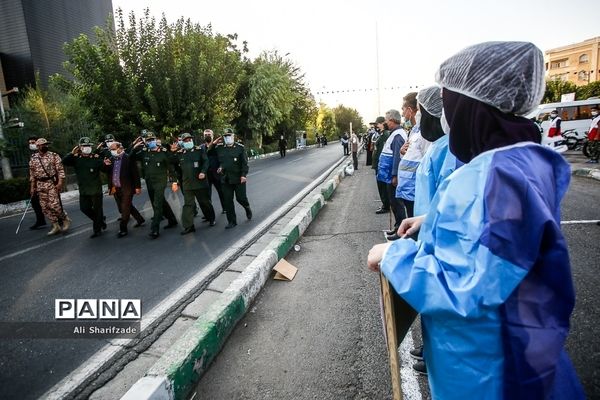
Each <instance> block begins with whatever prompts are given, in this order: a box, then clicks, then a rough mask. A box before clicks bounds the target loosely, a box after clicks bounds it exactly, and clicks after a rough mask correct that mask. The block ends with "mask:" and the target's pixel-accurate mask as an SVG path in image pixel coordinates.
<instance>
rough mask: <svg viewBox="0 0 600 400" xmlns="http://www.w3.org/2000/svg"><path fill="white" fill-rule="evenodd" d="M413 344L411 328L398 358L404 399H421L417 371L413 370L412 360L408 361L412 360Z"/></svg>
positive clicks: (401, 346) (401, 345)
mask: <svg viewBox="0 0 600 400" xmlns="http://www.w3.org/2000/svg"><path fill="white" fill-rule="evenodd" d="M414 346H415V344H414V342H413V338H412V329H411V330H409V331H408V333H407V334H406V336H405V337H404V340H403V341H402V343H401V344H400V349H399V353H400V360H401V361H402V363H401V367H400V384H401V386H402V395H403V397H402V398H403V399H405V400H421V399H422V396H421V388H420V386H419V381H418V380H417V373H416V372H415V371H414V370H413V368H412V362H410V361H411V360H412V357H411V356H410V351H411V350H412V349H413V348H414Z"/></svg>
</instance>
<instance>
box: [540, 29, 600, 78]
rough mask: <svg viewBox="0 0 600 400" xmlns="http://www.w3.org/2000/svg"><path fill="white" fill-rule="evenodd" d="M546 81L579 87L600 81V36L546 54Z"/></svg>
mask: <svg viewBox="0 0 600 400" xmlns="http://www.w3.org/2000/svg"><path fill="white" fill-rule="evenodd" d="M544 59H545V60H544V61H545V64H546V79H548V80H552V79H560V80H563V81H566V82H572V83H574V84H576V85H577V86H582V85H587V84H588V83H590V82H595V81H598V80H600V36H599V37H595V38H592V39H588V40H584V41H583V42H579V43H574V44H570V45H567V46H563V47H558V48H556V49H552V50H548V51H546V53H545V56H544Z"/></svg>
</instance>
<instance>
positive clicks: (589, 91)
mask: <svg viewBox="0 0 600 400" xmlns="http://www.w3.org/2000/svg"><path fill="white" fill-rule="evenodd" d="M575 97H576V99H577V100H586V99H589V98H590V97H600V81H596V82H591V83H588V84H587V85H585V86H579V87H578V88H577V94H576V96H575Z"/></svg>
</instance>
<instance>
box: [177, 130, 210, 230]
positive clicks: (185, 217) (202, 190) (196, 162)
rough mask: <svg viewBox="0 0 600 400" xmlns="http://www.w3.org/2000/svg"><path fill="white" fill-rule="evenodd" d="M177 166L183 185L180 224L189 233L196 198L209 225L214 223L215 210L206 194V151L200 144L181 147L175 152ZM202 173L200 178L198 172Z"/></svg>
mask: <svg viewBox="0 0 600 400" xmlns="http://www.w3.org/2000/svg"><path fill="white" fill-rule="evenodd" d="M182 138H183V139H187V138H191V135H190V134H184V135H182ZM174 157H175V159H176V160H177V162H178V164H179V167H180V168H181V181H180V183H181V184H182V186H183V189H182V191H183V210H182V214H181V224H182V225H183V229H184V230H183V232H182V234H185V233H190V232H193V231H195V228H194V205H195V200H198V204H200V209H201V210H202V213H203V214H204V216H205V217H206V219H208V221H209V223H210V226H214V225H215V210H214V209H213V206H212V202H211V199H210V197H209V195H208V193H209V191H208V177H207V176H206V174H207V172H208V157H207V156H206V152H205V151H204V149H203V148H201V147H200V146H194V147H193V148H191V149H185V148H184V149H182V150H180V151H178V152H177V153H175V155H174ZM201 173H202V174H204V178H203V179H200V178H199V177H198V176H199V174H201Z"/></svg>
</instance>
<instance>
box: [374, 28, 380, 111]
mask: <svg viewBox="0 0 600 400" xmlns="http://www.w3.org/2000/svg"><path fill="white" fill-rule="evenodd" d="M378 31H379V28H378V25H377V21H375V52H376V57H375V60H376V63H377V115H381V90H380V87H379V33H378Z"/></svg>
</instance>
